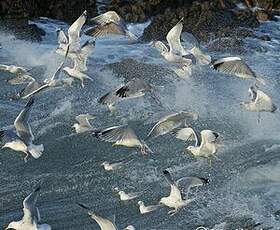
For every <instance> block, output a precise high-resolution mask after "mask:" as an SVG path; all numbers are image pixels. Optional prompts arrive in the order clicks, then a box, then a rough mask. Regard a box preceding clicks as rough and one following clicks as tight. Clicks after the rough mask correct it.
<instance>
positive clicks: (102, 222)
mask: <svg viewBox="0 0 280 230" xmlns="http://www.w3.org/2000/svg"><path fill="white" fill-rule="evenodd" d="M78 205H79V206H80V207H81V208H83V209H86V210H88V215H89V216H90V217H91V218H92V219H93V220H95V221H96V223H97V224H98V225H99V227H100V228H101V230H117V227H116V224H115V215H114V216H113V218H112V219H113V220H109V219H107V218H104V217H101V216H99V215H97V214H96V213H94V212H93V211H91V210H90V208H88V207H87V206H85V205H83V204H79V203H78Z"/></svg>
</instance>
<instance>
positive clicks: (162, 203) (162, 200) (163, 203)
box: [159, 197, 168, 205]
mask: <svg viewBox="0 0 280 230" xmlns="http://www.w3.org/2000/svg"><path fill="white" fill-rule="evenodd" d="M167 201H168V197H162V198H161V199H160V201H159V204H160V205H165V204H167Z"/></svg>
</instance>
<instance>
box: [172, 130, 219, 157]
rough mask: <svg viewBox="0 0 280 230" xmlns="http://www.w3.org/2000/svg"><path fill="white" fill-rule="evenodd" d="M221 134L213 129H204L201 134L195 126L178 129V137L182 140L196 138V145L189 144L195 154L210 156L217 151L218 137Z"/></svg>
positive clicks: (191, 151) (190, 150) (189, 148)
mask: <svg viewBox="0 0 280 230" xmlns="http://www.w3.org/2000/svg"><path fill="white" fill-rule="evenodd" d="M219 136H220V135H219V134H218V133H216V132H213V131H211V130H202V131H201V132H200V136H199V135H198V134H197V133H196V131H195V130H194V129H193V128H190V127H189V128H183V129H181V130H179V131H178V133H177V135H176V137H177V138H178V139H181V140H185V141H189V140H195V145H194V146H188V147H187V150H188V151H189V152H190V153H192V154H193V155H194V156H198V157H205V158H209V157H211V156H215V153H216V152H217V145H216V142H217V139H218V137H219Z"/></svg>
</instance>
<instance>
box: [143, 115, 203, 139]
mask: <svg viewBox="0 0 280 230" xmlns="http://www.w3.org/2000/svg"><path fill="white" fill-rule="evenodd" d="M189 119H191V120H197V119H198V114H197V113H192V112H185V111H181V112H178V113H173V114H171V115H168V116H165V117H163V118H162V119H160V120H159V121H158V122H157V123H156V124H155V125H154V127H153V128H152V129H151V131H150V132H149V134H148V136H147V139H146V140H148V139H152V138H155V137H158V136H161V135H165V134H167V133H169V132H171V131H172V130H174V129H176V128H179V127H180V126H182V125H184V124H185V126H187V124H186V122H187V120H189Z"/></svg>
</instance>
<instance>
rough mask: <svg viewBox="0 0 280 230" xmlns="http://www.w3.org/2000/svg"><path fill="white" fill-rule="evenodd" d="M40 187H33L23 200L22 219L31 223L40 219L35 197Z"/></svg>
mask: <svg viewBox="0 0 280 230" xmlns="http://www.w3.org/2000/svg"><path fill="white" fill-rule="evenodd" d="M39 191H40V188H37V189H35V190H34V191H33V192H32V193H30V194H29V195H28V196H27V197H26V198H25V199H24V201H23V220H24V222H30V223H31V224H33V222H34V221H35V223H37V222H38V221H40V213H39V209H38V208H37V207H36V203H37V199H38V197H39Z"/></svg>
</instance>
